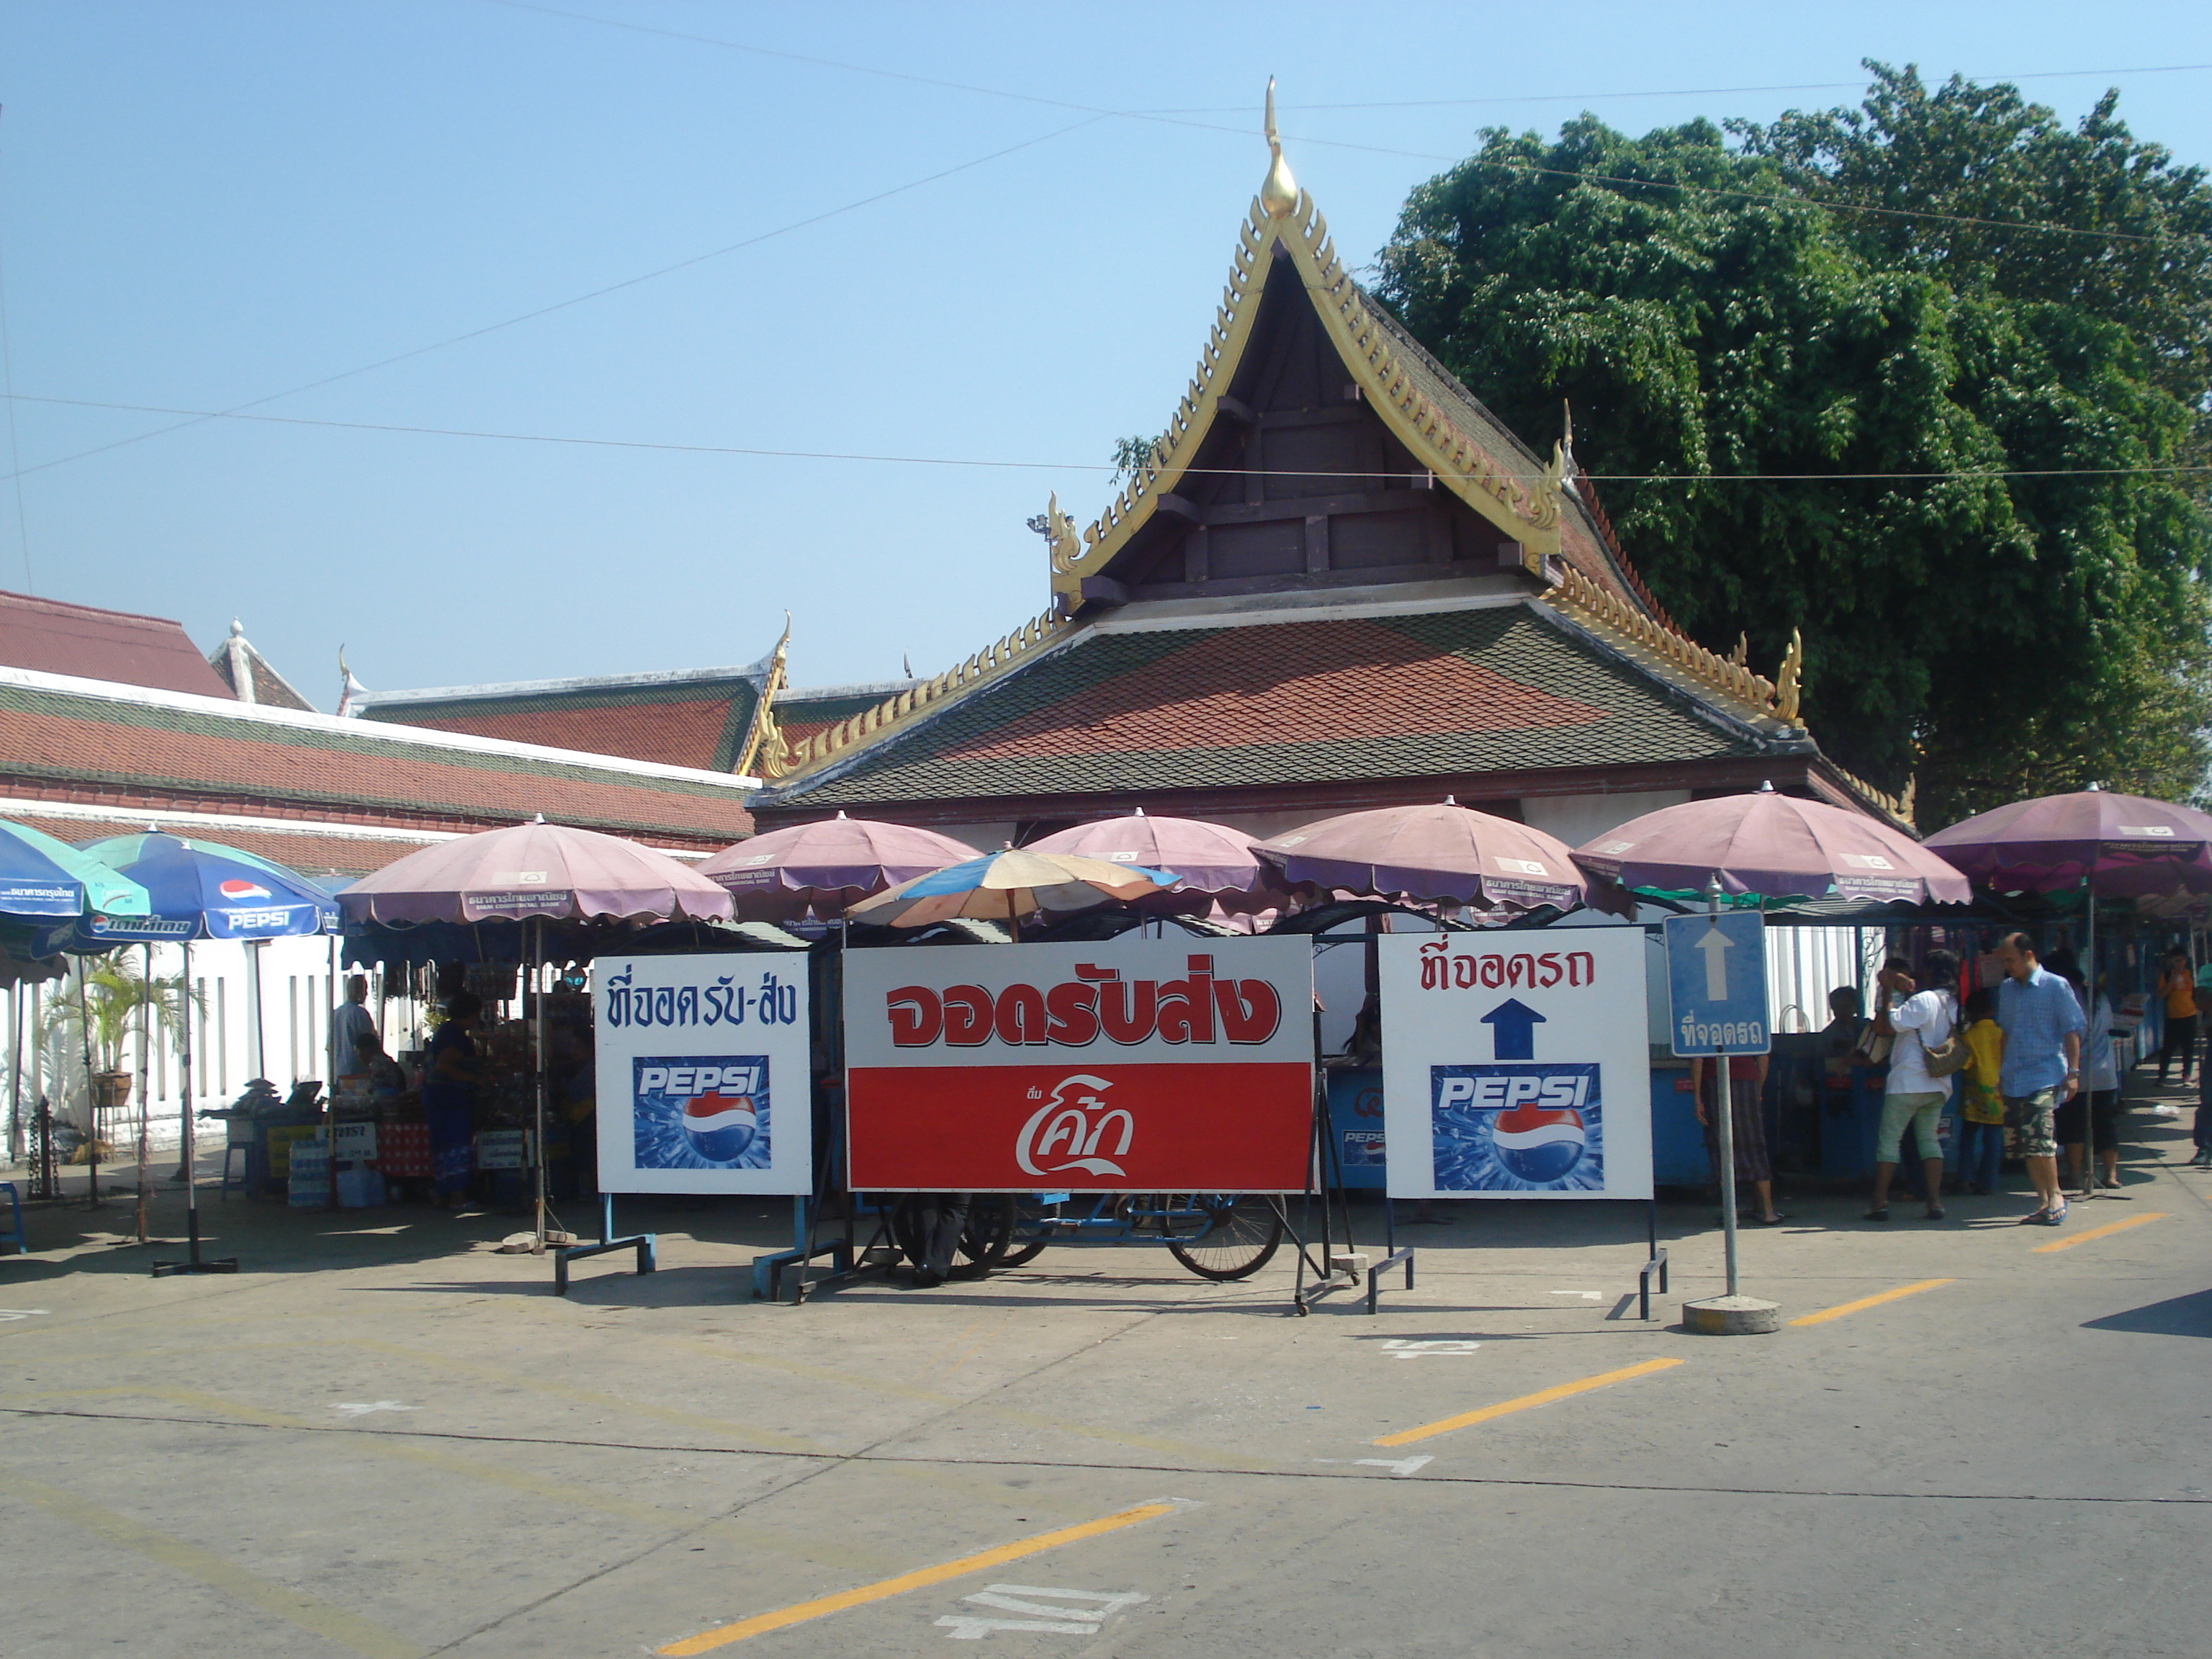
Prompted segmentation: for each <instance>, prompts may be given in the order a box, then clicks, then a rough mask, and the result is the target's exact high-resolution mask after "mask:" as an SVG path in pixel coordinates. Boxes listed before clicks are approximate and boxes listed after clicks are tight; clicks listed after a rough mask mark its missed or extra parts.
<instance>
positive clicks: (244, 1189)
mask: <svg viewBox="0 0 2212 1659" xmlns="http://www.w3.org/2000/svg"><path fill="white" fill-rule="evenodd" d="M233 1152H236V1153H238V1154H239V1155H240V1157H241V1158H245V1159H246V1170H252V1167H253V1144H252V1142H251V1141H245V1140H234V1141H230V1142H228V1144H226V1145H225V1146H224V1147H223V1149H222V1186H220V1187H219V1188H216V1203H218V1204H228V1202H230V1189H231V1188H232V1187H233V1186H235V1187H236V1188H238V1190H239V1191H240V1192H241V1193H247V1194H251V1192H252V1188H251V1186H250V1185H249V1183H248V1181H247V1177H246V1175H244V1174H240V1176H238V1178H237V1179H236V1181H235V1182H234V1181H233V1180H232V1179H231V1173H230V1155H231V1154H232V1153H233Z"/></svg>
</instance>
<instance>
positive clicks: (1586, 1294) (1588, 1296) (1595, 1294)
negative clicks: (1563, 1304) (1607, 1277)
mask: <svg viewBox="0 0 2212 1659" xmlns="http://www.w3.org/2000/svg"><path fill="white" fill-rule="evenodd" d="M1552 1294H1553V1296H1578V1297H1582V1299H1583V1301H1585V1302H1595V1301H1597V1300H1599V1299H1600V1298H1601V1297H1603V1296H1604V1295H1605V1292H1604V1291H1553V1292H1552Z"/></svg>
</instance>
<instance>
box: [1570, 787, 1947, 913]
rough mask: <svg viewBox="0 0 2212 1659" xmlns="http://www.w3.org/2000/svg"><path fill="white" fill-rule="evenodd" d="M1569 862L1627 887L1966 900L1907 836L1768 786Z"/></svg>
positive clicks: (1682, 812) (1639, 827) (1632, 830)
mask: <svg viewBox="0 0 2212 1659" xmlns="http://www.w3.org/2000/svg"><path fill="white" fill-rule="evenodd" d="M1574 858H1575V862H1576V863H1577V864H1579V865H1581V866H1582V867H1583V869H1585V870H1587V871H1588V872H1589V873H1590V874H1592V875H1594V876H1596V877H1599V878H1601V879H1603V880H1606V881H1609V882H1615V883H1618V884H1620V885H1621V886H1623V887H1628V888H1638V889H1644V890H1655V891H1659V892H1665V893H1682V894H1696V895H1701V894H1703V893H1704V891H1705V884H1706V883H1708V882H1709V881H1711V879H1712V878H1714V877H1716V876H1717V877H1719V878H1720V884H1721V891H1722V892H1723V893H1725V894H1729V895H1734V896H1738V897H1750V898H1762V899H1765V898H1774V899H1779V898H1828V897H1836V898H1848V899H1903V900H1907V901H1912V902H1922V901H1925V902H1930V903H1936V904H1965V903H1966V902H1968V901H1969V900H1971V899H1972V896H1973V894H1972V890H1971V888H1970V887H1969V886H1968V884H1967V881H1966V877H1964V876H1962V875H1960V873H1959V872H1958V871H1956V870H1955V869H1954V868H1953V867H1952V866H1950V865H1949V864H1948V863H1946V862H1945V861H1944V860H1942V859H1941V858H1939V857H1937V856H1936V854H1933V853H1931V852H1929V850H1928V849H1927V848H1924V847H1923V846H1922V845H1921V844H1920V843H1919V842H1917V841H1915V840H1913V839H1912V837H1911V836H1907V835H1905V834H1904V833H1903V832H1901V831H1899V830H1896V829H1891V828H1890V827H1889V826H1888V825H1887V824H1885V823H1877V822H1876V821H1875V819H1873V818H1870V817H1867V816H1866V815H1865V814H1864V813H1862V812H1848V811H1844V809H1843V808H1842V807H1840V806H1830V805H1826V803H1824V802H1821V801H1816V800H1799V799H1796V797H1794V796H1790V795H1784V794H1782V793H1779V792H1778V791H1777V790H1776V789H1775V787H1774V786H1773V785H1771V784H1763V785H1761V786H1760V787H1759V788H1758V789H1757V790H1755V791H1753V792H1752V793H1747V794H1741V795H1723V796H1719V797H1717V798H1716V799H1712V800H1692V801H1685V802H1683V803H1682V804H1681V805H1679V806H1662V807H1661V808H1660V809H1659V810H1658V811H1656V812H1646V813H1645V814H1644V816H1643V817H1637V818H1631V819H1630V820H1629V821H1628V822H1627V823H1624V824H1622V825H1621V826H1620V828H1619V829H1611V830H1608V831H1607V832H1606V833H1605V834H1604V835H1602V836H1598V837H1597V838H1596V839H1595V841H1592V842H1589V844H1588V845H1586V846H1583V847H1578V848H1576V849H1575V853H1574Z"/></svg>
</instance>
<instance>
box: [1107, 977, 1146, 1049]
mask: <svg viewBox="0 0 2212 1659" xmlns="http://www.w3.org/2000/svg"><path fill="white" fill-rule="evenodd" d="M1158 1013H1159V987H1158V986H1157V985H1155V984H1154V983H1153V982H1152V981H1151V980H1148V979H1140V980H1138V981H1135V982H1134V983H1133V984H1127V985H1125V984H1123V983H1122V982H1121V981H1120V980H1118V979H1114V980H1101V981H1099V984H1098V1019H1099V1023H1100V1024H1103V1025H1104V1026H1105V1028H1106V1035H1107V1036H1109V1037H1111V1038H1113V1039H1114V1041H1115V1042H1125V1043H1126V1042H1143V1041H1144V1040H1145V1039H1146V1037H1149V1036H1152V1025H1153V1023H1154V1021H1155V1020H1156V1019H1157V1018H1158Z"/></svg>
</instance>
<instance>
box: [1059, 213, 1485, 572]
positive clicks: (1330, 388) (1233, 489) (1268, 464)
mask: <svg viewBox="0 0 2212 1659" xmlns="http://www.w3.org/2000/svg"><path fill="white" fill-rule="evenodd" d="M1274 258H1275V259H1276V261H1277V262H1278V263H1277V265H1276V268H1275V270H1274V271H1273V274H1272V276H1271V277H1270V280H1269V281H1268V283H1267V289H1266V291H1265V292H1264V293H1263V295H1261V308H1260V314H1259V316H1258V318H1257V319H1255V324H1254V329H1253V336H1252V340H1251V343H1250V345H1249V347H1248V348H1247V349H1246V350H1245V352H1244V354H1243V361H1242V362H1241V363H1240V364H1239V365H1238V368H1237V375H1236V378H1235V379H1234V380H1232V381H1231V384H1230V389H1229V392H1228V394H1227V395H1226V396H1225V397H1223V398H1222V399H1221V403H1220V408H1221V418H1220V419H1219V420H1218V422H1216V423H1215V425H1214V428H1213V430H1212V432H1211V433H1210V434H1209V435H1207V437H1206V441H1205V443H1204V444H1203V445H1202V446H1201V447H1200V451H1199V453H1198V455H1197V457H1196V459H1195V461H1194V464H1193V466H1192V469H1191V471H1190V472H1189V473H1188V474H1187V475H1186V476H1185V477H1184V478H1183V480H1182V489H1179V490H1177V491H1176V492H1175V493H1172V494H1169V495H1162V496H1161V497H1160V498H1159V501H1158V507H1157V509H1156V511H1155V512H1154V513H1153V516H1152V520H1150V522H1149V523H1147V524H1146V526H1144V527H1143V529H1142V530H1140V531H1139V532H1138V534H1137V535H1136V536H1135V537H1134V538H1133V539H1132V541H1131V543H1130V544H1129V545H1128V546H1127V548H1125V549H1123V550H1121V553H1120V554H1119V555H1118V556H1116V557H1115V559H1114V560H1113V562H1112V563H1111V564H1110V565H1109V567H1108V568H1107V570H1106V571H1105V572H1104V573H1103V574H1105V575H1107V576H1108V577H1109V582H1106V583H1098V584H1097V585H1096V586H1091V585H1090V584H1086V587H1087V588H1088V590H1089V592H1090V594H1091V595H1093V596H1096V597H1099V598H1105V599H1121V598H1124V597H1126V598H1127V599H1190V598H1195V597H1198V596H1200V595H1204V594H1236V593H1264V592H1277V591H1285V590H1291V589H1298V588H1315V587H1333V586H1364V585H1367V584H1371V583H1381V582H1401V581H1433V580H1437V578H1439V577H1443V576H1465V575H1477V574H1490V573H1492V572H1494V571H1496V570H1497V568H1498V553H1499V550H1500V548H1501V546H1504V545H1505V542H1504V538H1503V537H1502V536H1501V534H1500V533H1499V532H1498V528H1497V526H1494V525H1492V524H1490V523H1488V522H1487V521H1486V520H1484V519H1482V518H1481V517H1480V515H1479V514H1477V513H1475V512H1474V510H1473V509H1471V508H1470V507H1468V506H1467V505H1466V504H1465V503H1463V502H1462V501H1459V500H1458V499H1457V498H1456V497H1455V496H1453V495H1451V494H1450V493H1449V491H1447V490H1444V489H1438V488H1437V487H1436V484H1435V480H1434V478H1433V477H1431V474H1430V472H1429V471H1428V470H1427V469H1426V468H1425V467H1424V466H1422V465H1420V464H1419V462H1417V461H1415V460H1414V459H1413V455H1412V454H1411V453H1410V452H1408V451H1407V448H1406V447H1405V446H1404V445H1403V444H1401V443H1400V442H1399V441H1398V440H1397V438H1396V437H1395V435H1392V433H1391V432H1390V431H1389V428H1387V427H1385V426H1384V424H1383V421H1382V418H1381V417H1380V416H1377V415H1376V412H1375V410H1374V409H1373V408H1372V407H1371V406H1370V404H1368V403H1366V402H1365V401H1364V398H1363V397H1362V394H1361V392H1360V389H1359V386H1358V384H1357V382H1356V381H1355V380H1353V378H1352V374H1351V372H1350V370H1348V369H1347V368H1346V367H1345V365H1344V362H1343V361H1342V359H1340V357H1339V356H1338V355H1337V352H1336V348H1335V347H1334V345H1333V344H1332V343H1330V341H1329V338H1328V334H1327V333H1326V332H1325V331H1323V329H1322V323H1321V319H1319V318H1318V317H1316V315H1315V314H1314V310H1313V307H1312V305H1311V303H1310V301H1309V300H1308V299H1307V297H1306V292H1305V288H1304V284H1303V283H1301V282H1300V281H1299V280H1298V274H1297V269H1296V266H1295V265H1294V264H1292V263H1291V260H1290V258H1289V256H1288V255H1287V254H1285V252H1283V250H1282V249H1281V248H1280V247H1279V246H1278V247H1277V248H1276V249H1275V251H1274Z"/></svg>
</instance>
